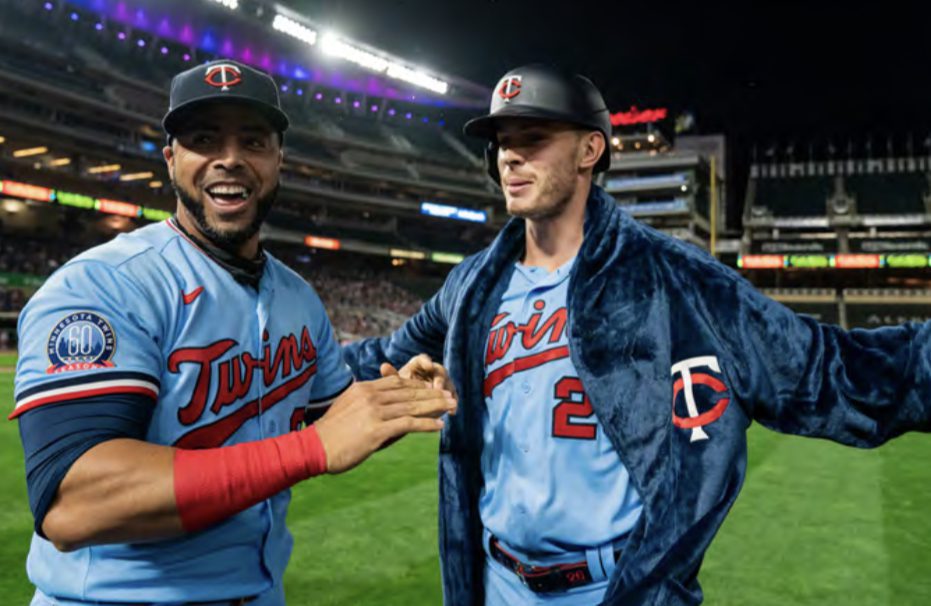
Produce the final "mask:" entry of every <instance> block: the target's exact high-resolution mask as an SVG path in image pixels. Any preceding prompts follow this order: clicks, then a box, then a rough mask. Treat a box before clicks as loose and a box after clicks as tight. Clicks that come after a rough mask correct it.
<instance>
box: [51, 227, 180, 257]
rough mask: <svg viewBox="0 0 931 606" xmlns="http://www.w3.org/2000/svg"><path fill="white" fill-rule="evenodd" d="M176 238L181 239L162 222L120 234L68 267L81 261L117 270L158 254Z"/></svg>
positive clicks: (82, 254)
mask: <svg viewBox="0 0 931 606" xmlns="http://www.w3.org/2000/svg"><path fill="white" fill-rule="evenodd" d="M176 237H179V236H178V234H177V233H176V232H175V231H174V230H172V229H171V228H170V227H168V224H167V223H166V222H165V221H161V222H159V223H155V224H153V225H147V226H145V227H140V228H139V229H136V230H134V231H131V232H129V233H126V234H120V235H119V236H117V237H116V238H114V239H112V240H110V241H109V242H106V243H104V244H101V245H99V246H95V247H93V248H90V249H88V250H86V251H84V252H83V253H81V254H79V255H78V256H76V257H74V258H73V259H72V260H71V261H69V262H68V263H66V265H68V264H70V263H76V262H79V261H97V262H99V263H103V264H105V265H109V266H111V267H114V268H116V267H119V266H121V265H123V264H124V263H126V262H127V261H130V260H132V259H134V258H136V257H139V256H140V255H145V254H146V253H156V254H157V253H158V252H159V251H160V250H161V249H162V248H163V247H164V246H165V244H166V243H168V242H169V241H171V240H172V239H174V238H176Z"/></svg>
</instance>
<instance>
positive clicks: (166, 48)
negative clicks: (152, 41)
mask: <svg viewBox="0 0 931 606" xmlns="http://www.w3.org/2000/svg"><path fill="white" fill-rule="evenodd" d="M159 50H160V51H161V53H162V54H163V55H167V54H168V47H167V46H163V47H162V48H160V49H159Z"/></svg>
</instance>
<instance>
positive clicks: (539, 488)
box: [479, 261, 642, 556]
mask: <svg viewBox="0 0 931 606" xmlns="http://www.w3.org/2000/svg"><path fill="white" fill-rule="evenodd" d="M573 262H574V261H570V262H568V263H566V264H565V265H563V266H562V267H560V268H559V269H557V270H555V271H553V272H550V273H547V272H546V270H545V269H542V268H538V267H530V266H524V265H521V264H517V267H516V269H515V271H514V273H513V274H512V277H511V282H510V284H509V285H508V288H507V290H506V291H505V293H504V295H503V297H502V300H501V304H500V307H499V308H498V313H497V315H496V316H495V318H494V321H493V323H492V327H491V333H490V335H489V338H488V345H487V349H486V354H485V382H484V392H485V404H486V407H485V408H486V412H485V415H486V417H485V419H484V429H483V439H484V444H483V449H482V460H481V465H482V474H483V476H484V483H485V485H484V488H483V490H482V494H481V498H480V501H479V508H480V513H481V518H482V522H483V524H484V526H485V528H486V529H487V530H488V531H490V532H491V533H492V534H493V535H495V536H496V537H497V538H498V539H500V540H501V541H503V542H504V544H505V545H507V546H509V547H510V548H511V549H512V550H513V551H514V552H516V553H518V554H536V555H538V556H539V555H553V556H560V555H564V554H566V553H567V552H580V551H585V550H588V549H592V548H595V547H598V546H599V545H603V544H605V543H610V542H611V541H614V540H616V539H618V538H620V537H622V536H623V535H625V534H626V533H627V532H628V531H629V530H630V529H631V528H633V526H634V523H635V522H636V521H637V519H638V518H639V516H640V512H641V510H642V504H641V502H640V498H639V496H638V495H637V492H636V490H635V489H634V487H633V486H632V485H631V484H630V479H629V476H628V474H627V470H626V469H625V468H624V466H623V464H622V463H621V461H620V458H619V457H618V454H617V451H615V450H614V447H613V446H612V445H611V442H610V441H609V440H608V438H607V437H606V436H605V434H604V431H603V429H602V427H601V424H600V423H599V422H598V419H597V417H596V416H595V414H594V411H593V410H592V407H591V404H590V403H589V402H588V399H587V397H586V395H585V391H584V389H583V387H582V383H581V382H580V381H579V379H578V374H577V373H576V371H575V368H574V366H573V364H572V361H571V359H570V358H569V346H568V335H567V329H568V317H567V307H566V300H567V299H566V296H567V294H568V287H569V273H570V270H571V268H572V264H573Z"/></svg>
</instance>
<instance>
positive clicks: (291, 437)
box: [174, 425, 326, 532]
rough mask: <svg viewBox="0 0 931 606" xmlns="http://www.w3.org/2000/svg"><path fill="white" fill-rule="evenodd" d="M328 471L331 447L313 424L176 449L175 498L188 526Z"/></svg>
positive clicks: (214, 518)
mask: <svg viewBox="0 0 931 606" xmlns="http://www.w3.org/2000/svg"><path fill="white" fill-rule="evenodd" d="M324 472H326V451H325V450H324V449H323V443H322V442H321V441H320V437H319V436H318V435H317V430H316V428H315V427H314V426H313V425H311V426H310V427H308V428H307V429H304V430H301V431H292V432H290V433H287V434H285V435H283V436H277V437H274V438H266V439H264V440H258V441H256V442H245V443H243V444H234V445H232V446H223V447H220V448H208V449H204V450H184V449H180V448H179V449H177V450H175V456H174V474H175V477H174V484H175V504H176V505H177V508H178V515H179V516H180V518H181V524H182V525H183V526H184V529H185V530H186V531H188V532H194V531H197V530H201V529H203V528H206V527H208V526H212V525H213V524H216V523H217V522H220V521H222V520H225V519H226V518H228V517H230V516H232V515H235V514H237V513H239V512H240V511H242V510H244V509H247V508H249V507H252V506H253V505H255V504H256V503H260V502H262V501H264V500H265V499H267V498H269V497H271V496H272V495H274V494H277V493H279V492H281V491H282V490H284V489H286V488H289V487H291V486H293V485H294V484H297V483H298V482H300V481H301V480H306V479H307V478H309V477H312V476H315V475H320V474H322V473H324Z"/></svg>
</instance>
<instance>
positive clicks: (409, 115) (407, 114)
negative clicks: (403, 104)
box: [404, 112, 414, 120]
mask: <svg viewBox="0 0 931 606" xmlns="http://www.w3.org/2000/svg"><path fill="white" fill-rule="evenodd" d="M404 117H405V118H407V119H408V120H410V119H411V118H413V117H414V114H412V113H410V112H407V113H406V114H404Z"/></svg>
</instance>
